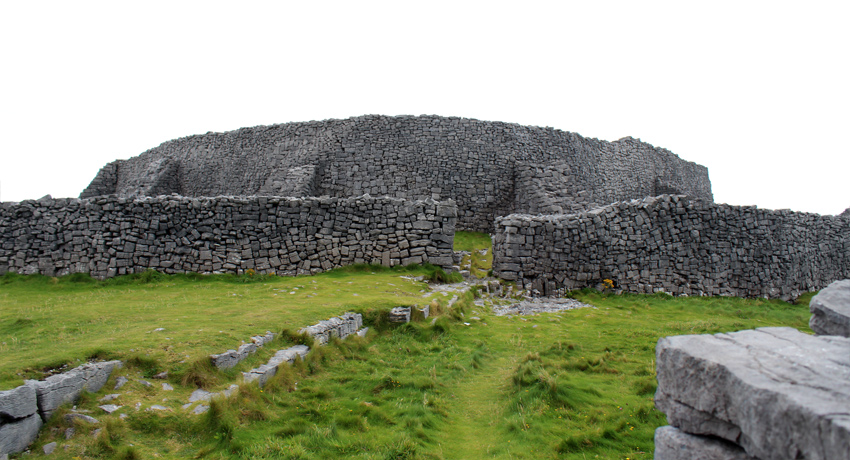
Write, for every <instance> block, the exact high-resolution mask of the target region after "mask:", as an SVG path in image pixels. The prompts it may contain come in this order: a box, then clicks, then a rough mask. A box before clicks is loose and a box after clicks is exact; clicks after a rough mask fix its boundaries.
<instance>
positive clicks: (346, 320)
mask: <svg viewBox="0 0 850 460" xmlns="http://www.w3.org/2000/svg"><path fill="white" fill-rule="evenodd" d="M362 327H363V315H361V314H360V313H351V312H349V313H343V314H342V315H340V316H337V317H334V318H330V319H328V320H325V321H319V322H318V323H316V324H314V325H312V326H307V327H304V328H301V329H299V330H298V333H299V334H306V335H308V336H310V337H312V338H313V340H314V341H315V343H316V345H325V344H327V343H328V342H329V341H330V340H331V339H332V338H334V337H336V338H340V339H344V338H346V337H348V336H349V335H350V334H354V333H356V332H357V331H358V330H360V328H362Z"/></svg>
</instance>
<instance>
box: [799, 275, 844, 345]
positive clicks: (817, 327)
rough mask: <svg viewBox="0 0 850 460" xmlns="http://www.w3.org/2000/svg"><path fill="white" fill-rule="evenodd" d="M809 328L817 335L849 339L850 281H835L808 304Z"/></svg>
mask: <svg viewBox="0 0 850 460" xmlns="http://www.w3.org/2000/svg"><path fill="white" fill-rule="evenodd" d="M809 309H810V310H811V311H812V318H811V319H810V320H809V327H811V328H812V330H813V331H815V334H818V335H840V336H842V337H850V280H841V281H835V282H833V283H832V284H830V285H829V286H827V287H826V288H825V289H823V290H821V291H820V292H819V293H818V295H816V296H814V297H812V301H811V302H809Z"/></svg>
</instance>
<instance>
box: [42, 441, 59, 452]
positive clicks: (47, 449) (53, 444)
mask: <svg viewBox="0 0 850 460" xmlns="http://www.w3.org/2000/svg"><path fill="white" fill-rule="evenodd" d="M41 450H43V451H44V455H50V454H52V453H53V451H54V450H56V442H49V443H47V444H45V445H43V446H42V447H41Z"/></svg>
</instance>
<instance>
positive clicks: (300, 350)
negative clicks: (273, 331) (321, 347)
mask: <svg viewBox="0 0 850 460" xmlns="http://www.w3.org/2000/svg"><path fill="white" fill-rule="evenodd" d="M309 351H310V348H309V347H307V346H306V345H295V346H292V347H289V348H287V349H285V350H278V352H277V353H275V354H274V356H272V358H271V359H270V360H269V362H268V363H266V364H263V365H262V366H260V367H258V368H255V369H251V370H250V371H248V372H243V373H242V379H243V380H244V381H245V383H251V382H254V381H256V382H257V383H258V384H259V385H260V386H263V385H265V383H266V382H267V381H268V380H269V379H270V378H272V377H274V376H275V374H277V370H278V368H279V367H280V366H281V365H282V364H283V363H287V364H293V363H294V362H295V360H296V359H299V358H300V359H304V357H305V356H307V353H308V352H309Z"/></svg>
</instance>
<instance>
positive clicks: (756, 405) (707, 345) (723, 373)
mask: <svg viewBox="0 0 850 460" xmlns="http://www.w3.org/2000/svg"><path fill="white" fill-rule="evenodd" d="M656 362H657V368H658V369H657V377H658V390H657V392H656V395H655V403H656V406H657V407H658V408H659V409H660V410H662V411H663V412H664V413H666V414H667V420H668V422H669V423H670V425H673V426H675V427H677V428H679V429H680V430H682V431H686V432H688V433H692V434H701V435H710V436H716V437H719V438H722V439H726V440H728V441H730V442H734V443H736V444H738V445H740V446H741V447H743V448H744V450H746V452H747V453H748V454H749V455H752V456H755V457H759V458H764V459H776V460H786V459H787V460H796V459H801V458H805V459H807V460H841V459H850V339H847V338H844V337H835V336H820V337H816V336H810V335H807V334H804V333H802V332H799V331H797V330H796V329H791V328H760V329H756V330H751V331H740V332H733V333H728V334H716V335H684V336H675V337H665V338H662V339H660V340H659V341H658V346H657V347H656Z"/></svg>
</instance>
